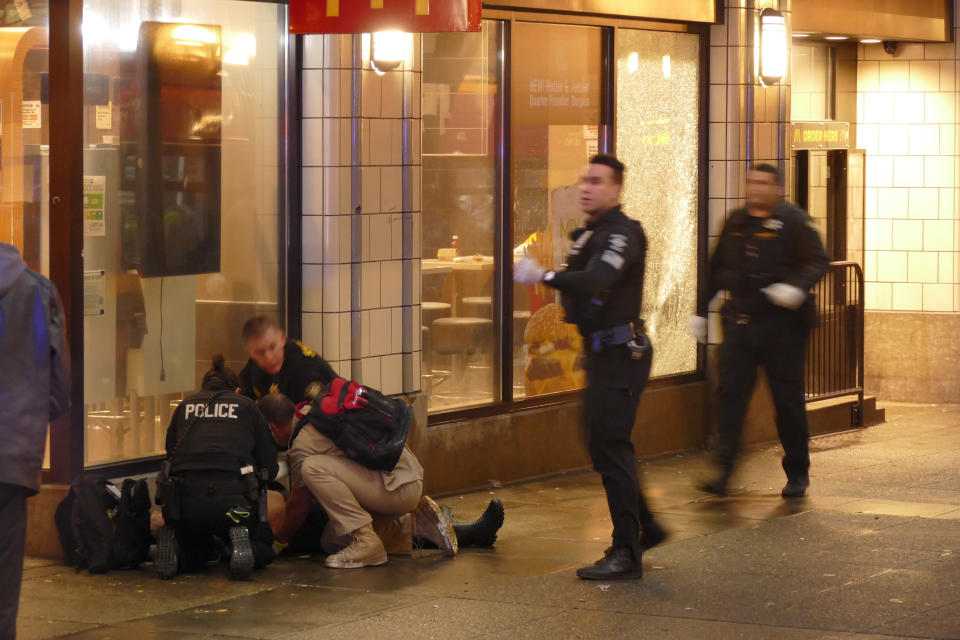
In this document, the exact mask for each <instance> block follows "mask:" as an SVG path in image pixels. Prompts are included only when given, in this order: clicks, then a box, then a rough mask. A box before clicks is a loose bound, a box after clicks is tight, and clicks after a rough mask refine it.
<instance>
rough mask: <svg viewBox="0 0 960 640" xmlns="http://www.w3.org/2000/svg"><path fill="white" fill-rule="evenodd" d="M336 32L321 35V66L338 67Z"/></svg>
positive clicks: (338, 49) (338, 55) (338, 41)
mask: <svg viewBox="0 0 960 640" xmlns="http://www.w3.org/2000/svg"><path fill="white" fill-rule="evenodd" d="M341 38H342V36H341V35H340V34H338V33H331V34H327V35H324V36H323V66H324V67H325V68H327V69H336V68H338V67H340V62H341V61H340V39H341Z"/></svg>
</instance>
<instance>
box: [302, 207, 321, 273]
mask: <svg viewBox="0 0 960 640" xmlns="http://www.w3.org/2000/svg"><path fill="white" fill-rule="evenodd" d="M300 226H301V230H302V231H301V234H300V243H301V251H302V254H301V255H302V257H303V263H304V264H319V263H322V262H323V256H324V251H323V216H303V217H302V218H301V224H300Z"/></svg>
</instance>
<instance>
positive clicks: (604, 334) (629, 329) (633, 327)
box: [589, 320, 646, 352]
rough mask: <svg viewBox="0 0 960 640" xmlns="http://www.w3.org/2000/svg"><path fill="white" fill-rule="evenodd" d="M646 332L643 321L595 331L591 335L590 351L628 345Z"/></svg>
mask: <svg viewBox="0 0 960 640" xmlns="http://www.w3.org/2000/svg"><path fill="white" fill-rule="evenodd" d="M645 332H646V329H645V327H644V324H643V320H637V321H635V322H628V323H627V324H622V325H620V326H618V327H613V328H612V329H603V330H601V331H594V332H593V333H591V334H590V338H589V340H590V350H591V351H594V352H600V351H603V350H604V349H605V348H606V347H612V346H615V345H618V344H626V343H628V342H630V341H631V340H633V339H634V338H638V337H640V336H641V335H643V334H644V333H645Z"/></svg>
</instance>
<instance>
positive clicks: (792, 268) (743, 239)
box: [690, 164, 828, 498]
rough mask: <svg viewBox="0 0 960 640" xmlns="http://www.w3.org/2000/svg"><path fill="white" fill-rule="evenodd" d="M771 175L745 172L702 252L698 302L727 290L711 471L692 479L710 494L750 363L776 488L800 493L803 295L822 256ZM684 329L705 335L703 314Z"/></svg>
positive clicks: (725, 480) (735, 423)
mask: <svg viewBox="0 0 960 640" xmlns="http://www.w3.org/2000/svg"><path fill="white" fill-rule="evenodd" d="M779 182H780V174H779V172H778V171H777V169H776V168H775V167H772V166H770V165H768V164H761V165H756V166H754V167H752V168H751V169H750V170H749V171H748V172H747V206H746V207H744V208H742V209H737V210H736V211H734V212H733V213H731V214H730V216H729V217H728V219H727V222H726V224H725V225H724V227H723V231H722V232H721V234H720V240H719V241H718V243H717V247H716V249H715V250H714V252H713V256H712V257H711V259H710V269H709V270H710V273H709V286H708V288H707V291H706V300H711V299H712V298H713V296H714V295H716V293H717V292H718V291H720V290H726V291H728V292H729V294H730V298H729V300H727V302H726V303H725V304H724V306H723V309H722V311H721V316H722V320H723V344H722V345H721V346H720V354H719V401H720V427H719V428H720V434H719V435H720V442H719V448H718V451H717V455H716V458H717V463H718V465H719V467H720V470H719V475H718V476H717V477H716V478H715V479H714V480H712V481H710V482H707V483H705V484H703V485H702V486H701V488H702V489H703V490H704V491H707V492H709V493H713V494H716V495H726V493H727V488H728V484H729V481H730V476H731V475H732V473H733V470H734V465H735V462H736V458H737V454H738V451H739V448H740V436H741V433H742V431H743V419H744V415H745V414H746V411H747V405H748V404H749V402H750V397H751V395H753V388H754V385H755V383H756V380H757V366H758V365H763V367H764V369H765V370H766V373H767V380H768V381H769V383H770V391H771V393H772V395H773V403H774V406H775V407H776V422H777V435H778V436H779V437H780V443H781V444H782V445H783V451H784V455H783V461H782V462H783V470H784V471H785V472H786V475H787V484H786V486H784V488H783V491H781V495H783V497H784V498H802V497H803V496H804V495H806V491H807V486H809V484H810V479H809V475H808V470H809V468H810V454H809V450H808V443H807V440H808V438H809V431H808V428H807V408H806V402H805V400H804V375H803V373H804V371H803V367H804V356H805V352H806V345H807V336H808V334H809V330H810V328H811V327H812V326H814V325H815V324H816V308H815V305H814V301H813V296H812V295H811V294H810V293H809V292H810V289H811V288H812V287H813V285H814V284H815V283H816V282H817V280H819V279H820V278H821V277H822V276H823V274H824V273H826V270H827V265H828V258H827V252H826V251H825V250H824V248H823V244H822V243H821V242H820V234H819V233H818V232H817V229H816V226H815V225H814V223H813V221H812V220H811V219H810V216H809V215H807V213H806V212H805V211H803V210H801V209H798V208H797V207H795V206H794V205H792V204H789V203H787V202H784V201H783V200H782V199H781V197H780V188H779ZM704 306H705V305H704ZM690 327H691V333H693V334H694V336H695V337H696V338H697V339H698V340H700V341H701V342H704V341H705V340H706V319H705V318H702V317H694V318H691V323H690Z"/></svg>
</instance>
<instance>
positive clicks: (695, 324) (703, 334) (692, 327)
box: [687, 316, 707, 344]
mask: <svg viewBox="0 0 960 640" xmlns="http://www.w3.org/2000/svg"><path fill="white" fill-rule="evenodd" d="M687 333H689V334H690V337H692V338H693V339H695V340H696V341H697V342H700V343H703V344H706V343H707V319H706V318H704V317H703V316H690V317H689V318H687Z"/></svg>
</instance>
